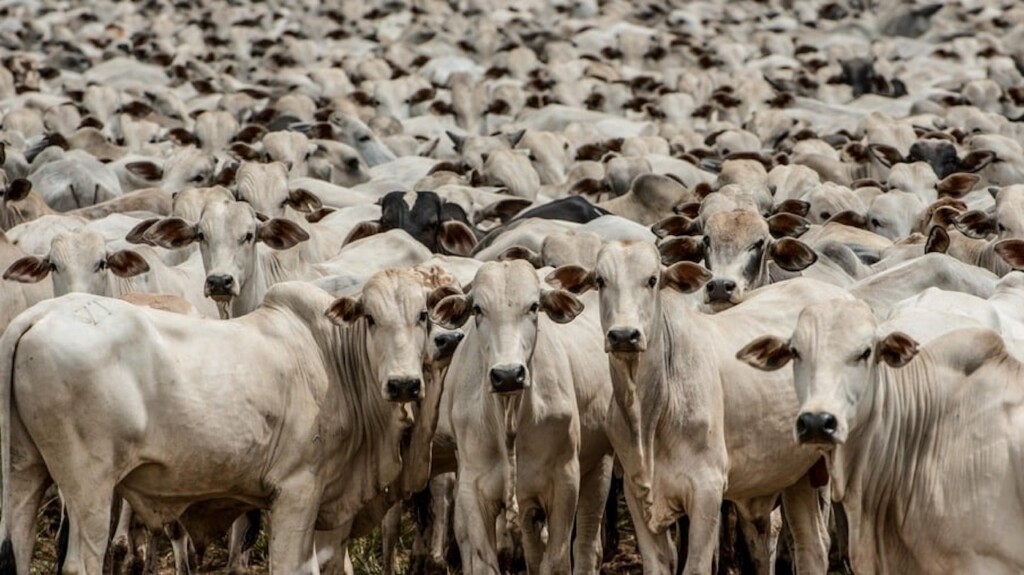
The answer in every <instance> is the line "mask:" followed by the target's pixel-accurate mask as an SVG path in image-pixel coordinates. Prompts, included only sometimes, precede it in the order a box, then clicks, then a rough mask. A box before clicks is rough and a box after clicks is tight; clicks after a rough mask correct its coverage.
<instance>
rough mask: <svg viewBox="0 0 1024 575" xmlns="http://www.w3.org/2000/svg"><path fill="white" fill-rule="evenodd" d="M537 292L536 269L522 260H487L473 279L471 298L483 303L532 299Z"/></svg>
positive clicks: (538, 283)
mask: <svg viewBox="0 0 1024 575" xmlns="http://www.w3.org/2000/svg"><path fill="white" fill-rule="evenodd" d="M539 292H540V280H539V279H538V278H537V271H536V270H535V269H533V266H531V265H530V264H528V263H526V262H525V261H523V260H511V261H505V262H487V263H485V264H484V265H482V266H480V269H479V270H477V272H476V277H475V278H474V279H473V299H474V300H477V301H480V302H485V303H491V304H497V303H499V302H506V303H510V304H511V303H516V302H527V301H534V300H536V299H537V294H538V293H539Z"/></svg>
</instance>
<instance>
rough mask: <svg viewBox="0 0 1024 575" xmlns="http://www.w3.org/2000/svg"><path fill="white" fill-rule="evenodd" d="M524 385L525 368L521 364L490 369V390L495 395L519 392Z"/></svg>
mask: <svg viewBox="0 0 1024 575" xmlns="http://www.w3.org/2000/svg"><path fill="white" fill-rule="evenodd" d="M525 385H526V368H525V367H523V366H522V365H521V364H518V365H508V366H501V367H492V368H491V389H492V391H494V392H495V393H509V392H512V391H519V390H521V389H523V387H524V386H525Z"/></svg>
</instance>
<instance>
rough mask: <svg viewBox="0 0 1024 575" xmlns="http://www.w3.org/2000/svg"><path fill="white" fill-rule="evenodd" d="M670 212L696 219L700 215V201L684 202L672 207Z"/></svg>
mask: <svg viewBox="0 0 1024 575" xmlns="http://www.w3.org/2000/svg"><path fill="white" fill-rule="evenodd" d="M672 213H674V214H679V215H680V216H686V217H688V218H690V219H691V220H692V219H696V218H697V216H699V215H700V202H686V203H685V204H679V205H678V206H675V207H673V208H672Z"/></svg>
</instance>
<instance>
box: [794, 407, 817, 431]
mask: <svg viewBox="0 0 1024 575" xmlns="http://www.w3.org/2000/svg"><path fill="white" fill-rule="evenodd" d="M813 426H814V414H813V413H807V412H804V413H801V414H800V416H799V417H797V418H796V432H797V433H798V434H799V435H804V434H805V433H807V430H808V429H809V428H811V427H813Z"/></svg>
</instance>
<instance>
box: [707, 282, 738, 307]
mask: <svg viewBox="0 0 1024 575" xmlns="http://www.w3.org/2000/svg"><path fill="white" fill-rule="evenodd" d="M705 289H706V290H707V293H708V301H713V302H728V301H729V300H730V298H732V292H734V291H736V282H734V281H732V280H711V281H709V282H708V285H707V287H706V288H705Z"/></svg>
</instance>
